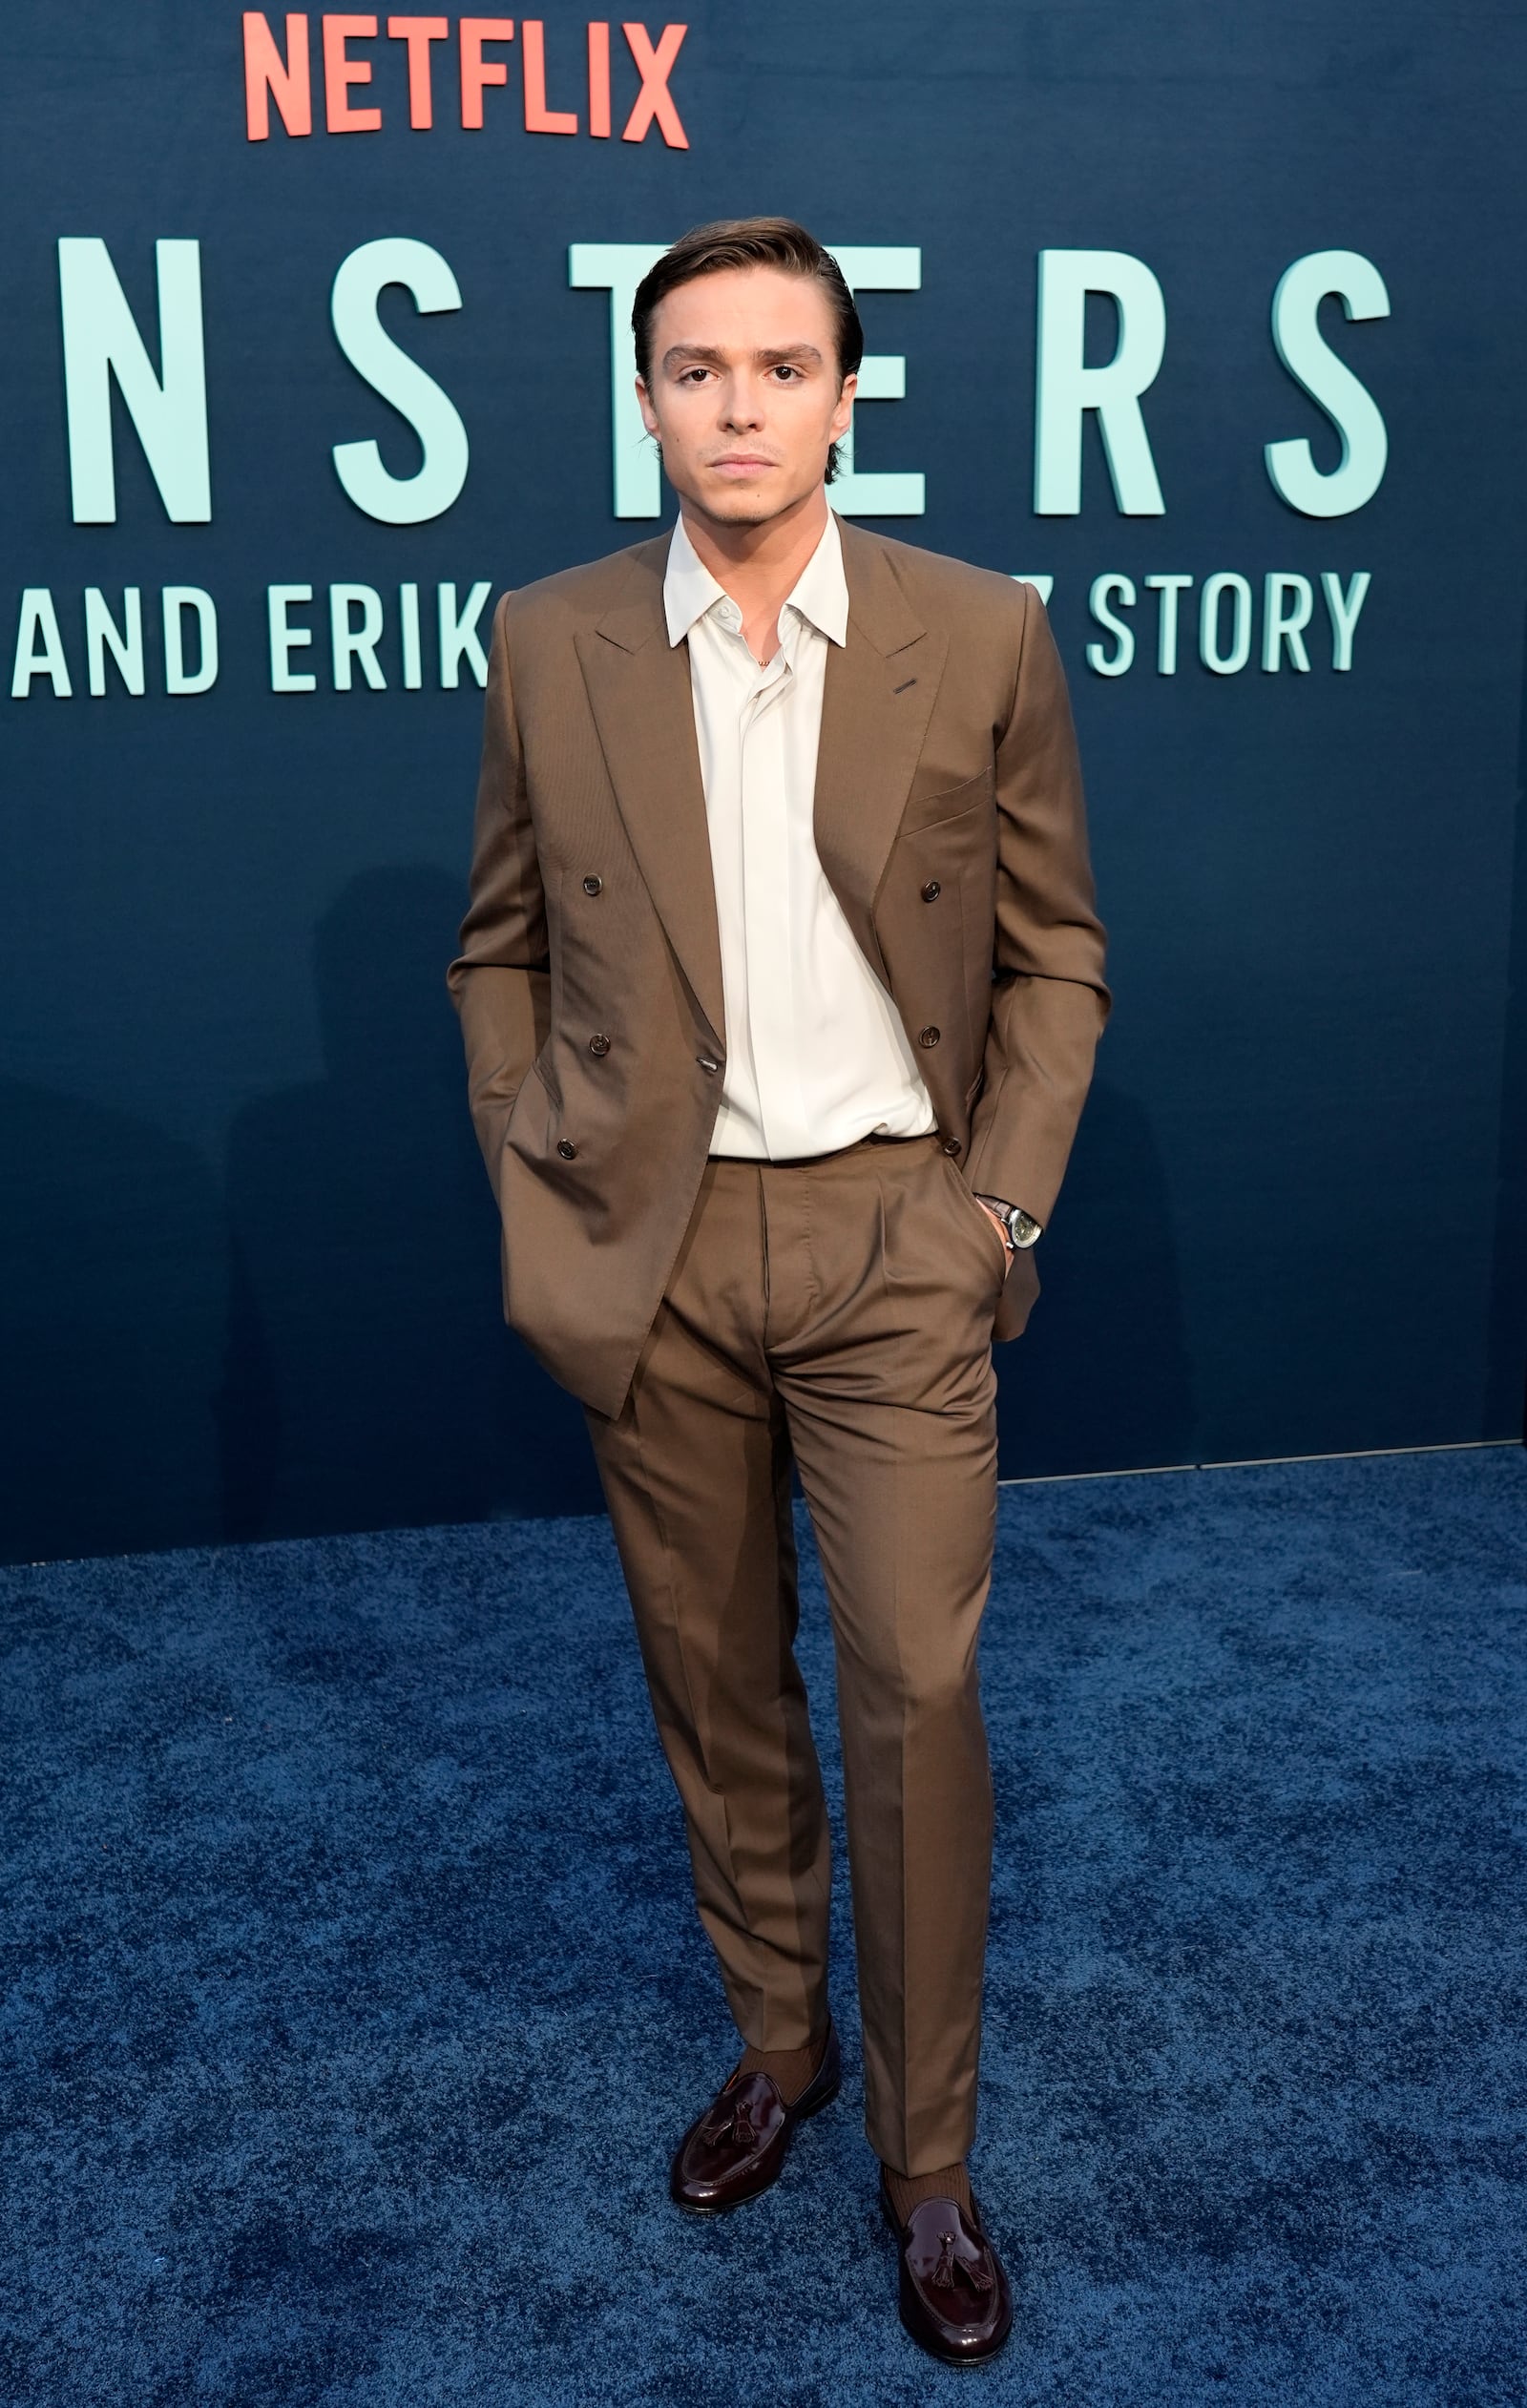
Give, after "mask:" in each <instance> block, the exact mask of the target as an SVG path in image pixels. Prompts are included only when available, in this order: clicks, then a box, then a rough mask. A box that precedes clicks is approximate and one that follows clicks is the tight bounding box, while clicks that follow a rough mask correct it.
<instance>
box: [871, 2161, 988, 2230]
mask: <svg viewBox="0 0 1527 2408" xmlns="http://www.w3.org/2000/svg"><path fill="white" fill-rule="evenodd" d="M885 2172H886V2188H887V2189H888V2190H889V2193H890V2204H891V2206H892V2207H893V2208H894V2209H895V2210H896V2213H897V2214H898V2215H899V2216H900V2218H901V2220H902V2222H903V2224H905V2223H906V2221H907V2219H908V2217H909V2216H910V2214H911V2211H912V2209H914V2208H915V2207H918V2206H919V2205H920V2204H921V2203H922V2201H923V2200H925V2199H952V2200H953V2201H954V2203H955V2205H956V2206H957V2207H961V2208H963V2209H964V2210H965V2212H966V2214H967V2215H968V2216H972V2217H973V2216H974V2213H975V2210H974V2209H973V2207H972V2205H971V2178H970V2175H969V2174H968V2173H967V2172H966V2170H965V2168H964V2167H963V2165H961V2166H945V2167H943V2168H942V2169H941V2170H940V2171H939V2172H938V2173H936V2174H898V2173H894V2172H892V2170H891V2168H890V2167H889V2166H888V2167H886V2169H885Z"/></svg>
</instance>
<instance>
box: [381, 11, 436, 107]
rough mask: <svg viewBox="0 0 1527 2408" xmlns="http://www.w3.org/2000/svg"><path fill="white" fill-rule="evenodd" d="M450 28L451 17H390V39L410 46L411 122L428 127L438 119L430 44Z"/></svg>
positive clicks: (409, 100)
mask: <svg viewBox="0 0 1527 2408" xmlns="http://www.w3.org/2000/svg"><path fill="white" fill-rule="evenodd" d="M449 32H450V18H449V17H388V19H387V38H388V40H389V41H393V42H407V43H408V123H409V124H410V125H411V126H413V127H414V128H415V129H416V130H420V131H422V130H425V129H427V128H429V126H432V125H433V123H434V121H435V113H434V94H433V93H432V92H431V90H430V85H429V45H430V43H431V42H443V41H444V40H445V39H446V36H447V35H448V33H449Z"/></svg>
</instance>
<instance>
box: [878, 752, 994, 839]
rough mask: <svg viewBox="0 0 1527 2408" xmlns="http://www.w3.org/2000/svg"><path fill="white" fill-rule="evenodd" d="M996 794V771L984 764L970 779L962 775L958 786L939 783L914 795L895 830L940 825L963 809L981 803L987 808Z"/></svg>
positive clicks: (961, 813) (904, 832)
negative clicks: (927, 790)
mask: <svg viewBox="0 0 1527 2408" xmlns="http://www.w3.org/2000/svg"><path fill="white" fill-rule="evenodd" d="M995 796H996V772H995V769H994V766H993V765H992V764H990V763H988V764H987V766H986V767H985V768H984V769H978V770H977V771H976V773H975V775H974V777H973V778H962V779H961V781H960V783H959V785H946V786H940V787H939V788H938V789H937V790H936V792H934V793H932V794H918V795H914V796H913V797H912V799H911V801H910V803H909V804H908V806H907V808H906V809H905V811H903V813H902V815H901V824H900V827H899V828H898V830H897V833H898V834H899V835H902V836H910V835H913V834H915V833H918V832H919V831H921V830H922V829H924V828H928V827H942V825H943V823H944V822H945V821H946V820H954V819H962V818H963V817H964V815H965V813H966V812H967V811H973V810H975V809H977V808H978V807H979V806H981V805H982V804H985V805H986V806H987V807H988V808H991V807H992V806H993V805H994V802H995Z"/></svg>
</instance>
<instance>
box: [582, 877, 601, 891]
mask: <svg viewBox="0 0 1527 2408" xmlns="http://www.w3.org/2000/svg"><path fill="white" fill-rule="evenodd" d="M603 884H604V880H603V879H602V878H592V877H591V878H585V879H584V881H583V891H584V893H585V894H597V893H598V891H599V889H600V888H601V887H602V886H603Z"/></svg>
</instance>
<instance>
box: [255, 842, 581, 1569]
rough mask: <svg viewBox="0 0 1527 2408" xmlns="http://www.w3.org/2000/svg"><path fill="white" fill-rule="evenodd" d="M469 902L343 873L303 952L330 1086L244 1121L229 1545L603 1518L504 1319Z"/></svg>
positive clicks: (410, 874)
mask: <svg viewBox="0 0 1527 2408" xmlns="http://www.w3.org/2000/svg"><path fill="white" fill-rule="evenodd" d="M461 908H462V896H461V891H460V888H459V884H458V882H457V881H456V880H455V879H453V878H450V877H449V876H447V875H446V873H445V872H444V871H443V870H439V869H433V868H430V867H428V866H407V867H399V868H393V869H373V870H368V871H366V873H365V874H364V875H362V876H360V877H357V878H355V879H354V880H352V881H351V883H350V884H349V885H348V886H347V887H346V888H345V890H344V891H343V893H342V894H341V895H340V896H339V897H338V899H337V900H336V901H335V902H334V903H333V905H332V906H331V907H330V908H329V910H328V911H325V913H324V917H323V919H322V920H321V921H320V923H319V926H318V929H317V932H316V936H315V941H314V954H313V967H314V979H315V984H316V989H317V999H318V1014H319V1024H320V1029H321V1034H322V1041H323V1048H324V1075H323V1077H322V1078H317V1079H314V1080H313V1081H312V1082H311V1083H309V1084H306V1085H303V1086H301V1087H296V1088H292V1089H289V1090H287V1091H285V1092H282V1093H278V1094H274V1095H269V1096H262V1097H261V1098H260V1099H258V1100H256V1101H255V1102H252V1103H249V1104H247V1105H245V1107H244V1108H243V1110H242V1111H241V1113H240V1114H239V1115H238V1117H237V1119H236V1120H235V1122H234V1126H233V1130H232V1133H231V1136H230V1140H229V1147H228V1209H229V1218H230V1223H231V1226H232V1233H233V1267H232V1277H231V1284H230V1289H229V1309H228V1342H227V1365H226V1377H225V1383H224V1387H223V1392H222V1395H221V1399H220V1426H221V1437H222V1462H223V1496H224V1524H225V1530H226V1534H227V1536H228V1537H230V1538H233V1539H246V1538H267V1537H283V1538H284V1537H296V1536H305V1535H308V1534H311V1533H315V1532H321V1531H334V1530H369V1529H381V1528H384V1527H400V1526H408V1525H412V1524H419V1523H429V1522H450V1521H472V1520H479V1519H483V1518H490V1517H492V1516H496V1515H516V1514H546V1513H553V1514H554V1513H577V1512H592V1511H594V1510H596V1507H597V1505H598V1502H599V1497H598V1490H597V1483H596V1476H595V1473H594V1469H593V1465H592V1461H591V1460H590V1456H589V1448H588V1439H587V1434H586V1433H585V1430H584V1427H583V1420H582V1415H581V1413H579V1411H578V1408H577V1407H576V1406H575V1404H574V1403H573V1401H572V1400H571V1398H568V1397H566V1396H563V1395H562V1394H561V1392H559V1391H558V1390H557V1389H556V1388H554V1386H553V1384H552V1382H551V1381H550V1380H548V1379H547V1378H546V1376H545V1374H544V1373H543V1372H541V1371H540V1370H539V1369H538V1368H537V1366H536V1365H535V1364H534V1363H533V1362H532V1360H531V1359H530V1357H529V1355H527V1354H526V1353H525V1351H524V1350H523V1349H522V1348H521V1347H520V1346H519V1344H518V1342H517V1340H515V1339H513V1338H512V1336H511V1334H510V1332H509V1331H508V1330H506V1329H505V1327H504V1322H503V1317H502V1312H501V1309H500V1306H499V1295H498V1227H497V1219H496V1215H495V1212H494V1209H493V1203H492V1195H491V1193H490V1191H489V1186H488V1181H487V1178H486V1176H485V1173H484V1170H483V1165H482V1161H481V1157H480V1156H479V1154H478V1151H477V1145H476V1141H475V1139H474V1137H473V1135H472V1130H471V1120H470V1119H469V1116H468V1111H467V1102H466V1078H465V1073H464V1070H463V1063H462V1050H461V1039H460V1035H459V1032H458V1029H457V1024H456V1018H455V1015H454V1013H453V1012H452V1010H451V1008H450V999H449V997H448V996H447V994H446V988H445V966H446V964H447V962H448V961H449V960H450V956H451V954H452V953H453V952H454V950H455V935H456V928H457V924H458V921H459V919H460V915H461Z"/></svg>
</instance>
